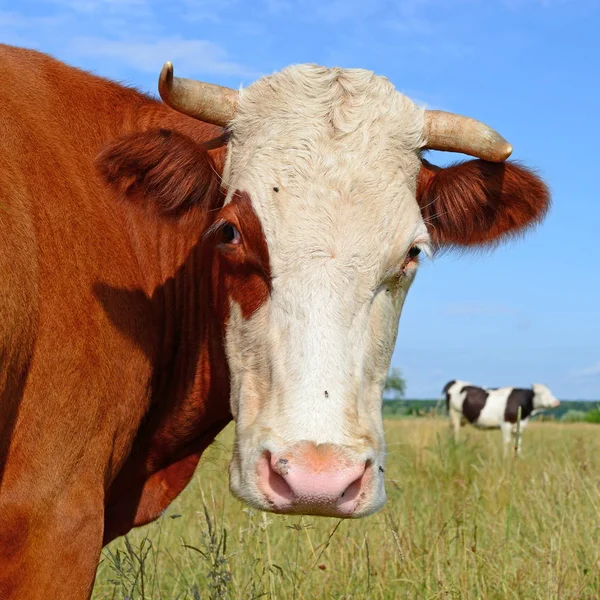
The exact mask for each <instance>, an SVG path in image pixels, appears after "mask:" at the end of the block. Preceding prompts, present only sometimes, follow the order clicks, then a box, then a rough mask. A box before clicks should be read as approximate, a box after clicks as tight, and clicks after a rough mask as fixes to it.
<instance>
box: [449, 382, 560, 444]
mask: <svg viewBox="0 0 600 600" xmlns="http://www.w3.org/2000/svg"><path fill="white" fill-rule="evenodd" d="M443 393H444V394H445V395H446V406H447V407H448V413H449V415H450V421H451V424H452V428H453V429H454V439H455V441H457V442H458V437H459V435H458V434H459V430H460V427H461V425H462V424H464V422H465V421H468V422H469V423H471V424H472V425H475V426H476V427H479V428H481V429H497V428H499V429H500V430H501V431H502V439H503V441H504V452H505V454H506V453H507V452H508V448H509V444H510V442H511V438H512V435H513V434H515V433H516V431H517V426H516V424H517V419H518V411H519V407H520V408H521V431H523V430H524V429H525V427H527V423H528V420H529V417H530V416H532V415H533V414H535V413H536V412H538V411H539V410H541V409H544V408H555V407H557V406H558V405H559V404H560V402H559V401H558V400H557V399H556V398H555V397H554V396H553V395H552V392H551V391H550V390H549V389H548V388H547V387H546V386H545V385H543V384H541V383H534V384H533V387H532V389H524V388H514V387H501V388H482V387H478V386H475V385H472V384H471V383H468V382H466V381H457V380H453V381H449V382H448V383H447V384H446V385H445V386H444V389H443ZM520 446H521V441H520V439H519V440H517V452H520V450H521V448H520Z"/></svg>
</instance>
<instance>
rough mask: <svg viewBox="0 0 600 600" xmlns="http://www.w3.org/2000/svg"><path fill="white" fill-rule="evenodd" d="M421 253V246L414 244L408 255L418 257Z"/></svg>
mask: <svg viewBox="0 0 600 600" xmlns="http://www.w3.org/2000/svg"><path fill="white" fill-rule="evenodd" d="M419 254H421V248H419V246H413V247H412V248H411V249H410V250H409V251H408V256H409V257H410V258H417V256H419Z"/></svg>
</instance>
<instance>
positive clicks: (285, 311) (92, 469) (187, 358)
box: [0, 46, 549, 600]
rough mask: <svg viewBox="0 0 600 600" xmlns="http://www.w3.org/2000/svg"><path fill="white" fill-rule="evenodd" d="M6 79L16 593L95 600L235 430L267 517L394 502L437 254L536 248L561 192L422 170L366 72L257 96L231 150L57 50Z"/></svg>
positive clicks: (318, 75) (3, 462)
mask: <svg viewBox="0 0 600 600" xmlns="http://www.w3.org/2000/svg"><path fill="white" fill-rule="evenodd" d="M0 73H1V74H2V81H3V82H5V85H3V86H2V89H0V124H1V127H2V135H1V136H0V178H1V179H2V181H1V185H0V231H1V233H2V235H1V236H0V274H1V278H0V314H1V315H2V318H1V319H0V365H1V368H0V598H2V600H4V598H19V600H34V599H41V598H61V599H63V600H81V599H85V598H87V597H88V596H89V594H90V591H91V588H92V585H93V579H94V572H95V568H96V564H97V560H98V556H99V552H100V549H101V547H102V545H103V544H104V543H107V542H109V541H110V540H111V539H114V538H115V537H116V536H118V535H121V534H124V533H126V532H127V531H129V530H130V529H131V528H132V527H134V526H137V525H141V524H144V523H147V522H149V521H151V520H153V519H155V518H157V517H158V516H159V515H160V514H161V512H162V511H164V509H165V508H166V507H167V506H168V505H169V503H170V502H171V501H172V500H173V499H174V498H175V497H176V496H177V494H179V492H180V491H181V490H182V489H183V488H184V487H185V485H186V484H187V482H188V481H189V480H190V478H191V476H192V474H193V472H194V469H195V467H196V465H197V463H198V460H199V458H200V455H201V453H202V451H203V450H204V448H205V447H206V446H207V445H208V444H209V443H210V442H211V441H212V440H213V439H214V436H215V435H216V434H217V433H218V432H219V431H220V430H221V429H222V428H223V427H224V426H225V425H226V424H227V423H228V422H229V421H230V419H231V418H232V416H233V418H234V419H235V420H236V440H235V450H234V455H233V458H232V463H231V468H230V482H231V489H232V491H233V493H234V494H235V495H237V496H238V497H240V498H241V499H242V500H244V501H245V502H247V503H249V504H251V505H253V506H256V507H258V508H261V509H263V510H272V511H275V512H282V513H290V512H291V513H293V512H296V513H310V514H326V515H336V516H347V517H350V516H352V517H360V516H363V515H365V514H369V513H371V512H374V511H375V510H377V509H378V508H380V507H381V506H382V505H383V503H384V501H385V491H384V480H383V463H384V460H385V441H384V438H383V424H382V420H381V394H382V391H383V386H384V383H385V377H386V373H387V370H388V367H389V362H390V358H391V353H392V350H393V348H394V343H395V338H396V332H397V326H398V318H399V315H400V311H401V308H402V304H403V302H404V298H405V296H406V293H407V292H408V289H409V287H410V285H411V283H412V281H413V279H414V276H415V272H416V268H417V266H418V258H417V254H418V253H419V251H420V250H421V249H423V250H424V251H425V252H427V251H428V250H430V249H433V248H435V247H438V246H444V245H449V246H455V245H462V246H480V245H485V244H487V243H494V242H495V241H496V240H497V239H500V238H502V237H503V236H507V235H512V234H513V233H515V232H517V231H519V230H522V229H523V228H525V227H527V226H529V225H530V224H532V223H534V222H535V221H536V220H538V219H539V218H541V216H542V215H543V214H544V212H545V210H546V208H547V206H548V201H549V199H548V193H547V190H546V188H545V186H544V184H543V183H542V182H541V181H540V180H539V179H538V178H537V177H535V176H534V175H532V174H531V173H529V172H528V171H527V170H526V169H524V168H522V167H519V166H517V165H513V164H510V163H507V164H492V163H485V162H483V161H480V160H474V161H470V162H465V163H462V164H460V165H454V166H453V167H449V168H447V169H439V168H438V167H435V166H434V165H431V164H429V163H427V162H426V161H423V160H422V159H421V156H420V152H421V149H422V147H423V146H424V140H423V135H422V131H423V127H424V125H423V111H422V110H421V109H419V108H418V107H416V106H415V105H414V104H413V103H412V102H411V101H410V100H409V99H407V98H405V97H404V96H402V95H400V94H398V93H397V92H396V91H395V90H394V88H393V86H392V85H391V84H390V83H389V82H387V81H386V80H384V79H383V78H379V77H376V76H375V75H373V74H372V73H369V72H367V71H360V70H342V69H324V68H321V67H315V66H299V67H291V68H289V69H287V70H285V71H283V72H282V73H280V74H275V75H273V76H271V77H270V78H265V79H264V80H260V81H258V82H256V83H255V84H253V85H252V86H250V88H248V90H247V91H245V93H244V94H243V95H241V96H240V99H239V102H238V104H237V109H236V110H237V112H236V115H235V118H234V119H233V120H232V122H231V124H230V127H229V128H228V132H227V135H221V134H222V130H221V129H220V128H217V127H215V126H213V125H209V124H207V123H205V122H201V121H198V120H195V119H192V118H190V117H188V116H185V115H184V114H180V113H179V112H176V111H174V110H172V109H170V108H168V107H167V106H165V105H164V104H162V103H160V102H157V101H156V100H154V99H151V98H149V97H147V96H144V95H143V94H140V93H138V92H137V91H135V90H132V89H129V88H124V87H122V86H119V85H117V84H115V83H112V82H110V81H107V80H104V79H101V78H98V77H95V76H92V75H90V74H88V73H85V72H82V71H80V70H77V69H74V68H71V67H68V66H66V65H64V64H61V63H59V62H57V61H55V60H54V59H52V58H50V57H48V56H45V55H43V54H40V53H37V52H32V51H27V50H21V49H16V48H10V47H7V46H2V47H0ZM298 105H299V107H298ZM299 108H300V109H299ZM390 118H392V119H393V122H390V120H389V119H390ZM215 138H216V139H215ZM211 140H213V141H211ZM444 206H445V207H446V209H444ZM478 208H481V210H478ZM472 215H479V216H478V217H477V219H475V220H473V218H472Z"/></svg>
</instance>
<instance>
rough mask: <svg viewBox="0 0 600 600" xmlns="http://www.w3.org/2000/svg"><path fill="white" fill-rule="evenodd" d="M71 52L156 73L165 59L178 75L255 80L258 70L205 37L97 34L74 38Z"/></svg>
mask: <svg viewBox="0 0 600 600" xmlns="http://www.w3.org/2000/svg"><path fill="white" fill-rule="evenodd" d="M70 49H71V51H72V52H74V53H75V54H77V55H79V56H91V57H103V58H110V59H115V60H119V61H121V62H122V63H123V64H126V65H128V66H130V67H132V68H134V69H137V70H139V71H142V72H145V73H158V72H159V71H160V68H161V67H162V65H163V64H164V62H165V61H166V60H170V61H171V62H173V64H174V65H175V69H176V70H177V71H180V72H181V75H182V76H186V77H194V76H195V75H200V74H204V75H227V76H236V77H244V78H249V79H252V80H254V79H256V77H258V76H260V74H259V73H256V72H255V71H253V70H251V69H249V68H248V67H245V66H244V65H242V64H240V63H237V62H235V61H232V60H230V59H229V56H228V54H227V52H226V51H225V50H224V49H223V48H221V47H220V46H218V45H217V44H214V43H213V42H209V41H207V40H186V39H182V38H178V37H171V38H161V39H160V40H158V41H133V40H110V39H107V38H103V37H99V36H87V37H78V38H75V39H74V40H73V41H72V42H71V44H70Z"/></svg>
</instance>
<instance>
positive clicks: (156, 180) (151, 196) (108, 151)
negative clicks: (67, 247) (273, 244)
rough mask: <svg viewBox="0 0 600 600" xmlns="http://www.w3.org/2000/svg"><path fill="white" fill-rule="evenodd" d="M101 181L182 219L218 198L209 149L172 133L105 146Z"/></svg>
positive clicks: (130, 138)
mask: <svg viewBox="0 0 600 600" xmlns="http://www.w3.org/2000/svg"><path fill="white" fill-rule="evenodd" d="M96 164H97V167H98V170H99V172H100V175H101V176H102V178H103V179H104V180H105V181H106V182H107V183H108V184H109V185H110V186H111V187H112V188H113V189H115V190H116V191H117V193H119V195H121V196H122V197H124V198H127V199H129V200H134V201H138V202H141V203H145V204H149V205H152V206H153V208H154V209H155V210H157V211H158V212H159V213H162V214H170V215H179V214H181V213H184V212H186V211H187V210H188V209H189V208H192V207H194V206H198V205H199V204H201V203H203V202H204V203H206V198H207V196H208V197H210V198H214V197H215V196H218V195H219V177H218V175H217V172H216V169H215V167H214V165H213V164H212V160H211V158H210V156H209V154H208V152H207V150H206V149H205V148H204V147H203V146H202V145H200V144H198V143H197V142H195V141H193V140H192V139H190V138H189V137H187V136H185V135H183V134H181V133H179V132H176V131H171V130H166V129H156V130H151V131H145V132H143V133H134V134H131V135H128V136H126V137H123V138H121V139H119V140H117V141H116V142H114V143H113V144H111V145H110V146H108V147H106V148H105V149H104V150H103V151H102V152H101V153H100V155H99V156H98V158H97V161H96Z"/></svg>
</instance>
